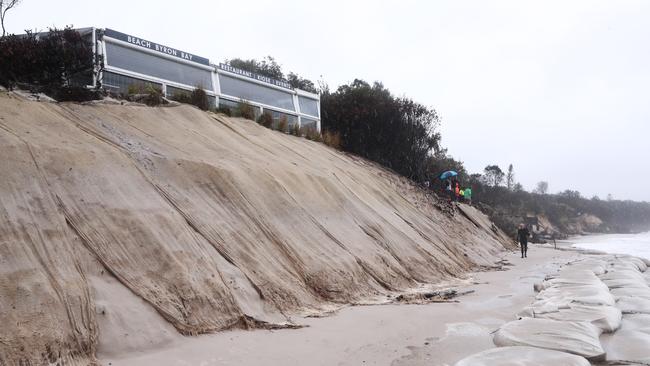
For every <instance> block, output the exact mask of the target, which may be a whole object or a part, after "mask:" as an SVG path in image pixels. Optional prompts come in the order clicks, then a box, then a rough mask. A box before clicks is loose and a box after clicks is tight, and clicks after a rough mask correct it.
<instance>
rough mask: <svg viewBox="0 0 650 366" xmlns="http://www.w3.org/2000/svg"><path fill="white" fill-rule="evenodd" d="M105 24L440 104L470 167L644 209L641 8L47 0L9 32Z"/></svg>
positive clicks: (649, 149) (216, 57)
mask: <svg viewBox="0 0 650 366" xmlns="http://www.w3.org/2000/svg"><path fill="white" fill-rule="evenodd" d="M67 24H72V25H74V26H75V27H86V26H96V27H102V28H103V27H108V28H113V29H115V30H119V31H122V32H124V33H129V34H132V35H135V36H139V37H141V38H145V39H148V40H151V41H154V42H158V43H161V44H166V45H169V46H171V47H174V48H178V49H181V50H185V51H188V52H191V53H194V54H197V55H200V56H205V57H208V58H209V59H210V60H211V61H212V62H213V63H218V62H219V61H223V60H224V59H226V58H233V57H242V58H261V57H264V56H266V55H272V56H274V57H275V58H276V59H277V60H278V61H279V62H280V63H281V64H282V65H283V66H284V69H285V71H294V72H296V73H298V74H300V75H303V76H305V77H308V78H310V79H313V80H317V79H320V78H321V76H322V78H323V79H324V80H325V81H327V82H328V83H329V85H330V86H331V87H336V86H338V85H340V84H342V83H348V82H350V81H352V80H353V79H354V78H361V79H365V80H367V81H370V82H372V81H381V82H383V83H384V85H385V86H386V87H388V88H389V89H391V90H392V91H393V92H394V93H395V94H396V95H399V96H402V95H406V96H408V97H411V98H413V99H414V100H416V101H418V102H420V103H422V104H425V105H428V106H432V107H434V108H436V109H437V110H438V112H439V113H440V115H441V116H442V122H443V123H442V127H441V131H442V136H443V145H444V146H445V147H447V148H448V149H449V152H450V154H451V155H453V156H454V157H455V158H457V159H460V160H462V161H464V162H465V165H466V167H467V168H468V170H469V171H470V172H481V171H482V170H483V168H484V167H485V166H486V165H488V164H498V165H500V166H501V167H502V168H503V169H504V170H505V169H506V168H507V166H508V164H510V163H512V164H513V165H514V168H515V173H516V178H517V180H518V181H520V182H521V183H522V184H523V185H524V187H525V188H527V189H532V188H534V186H535V184H536V182H538V181H540V180H546V181H548V182H549V186H550V191H552V192H557V191H561V190H564V189H567V188H571V189H577V190H579V191H580V192H582V193H583V195H584V196H587V197H591V196H592V195H598V196H600V197H601V198H605V197H606V196H607V194H609V193H611V194H612V195H613V196H614V198H619V199H634V200H646V201H650V184H649V183H648V182H649V181H650V164H649V162H648V161H649V160H650V146H649V144H648V142H647V139H648V135H649V133H650V90H649V89H650V1H644V0H637V1H633V0H630V1H628V0H616V1H614V0H612V1H595V0H585V1H577V0H572V1H549V0H544V1H524V0H511V1H485V0H475V1H459V0H449V1H420V2H416V1H399V2H398V1H395V2H388V1H350V0H348V1H331V0H330V1H319V2H318V3H316V2H310V1H280V0H276V1H273V2H271V1H243V0H239V1H195V0H185V1H173V2H172V1H164V0H158V1H123V0H111V1H90V0H85V1H81V0H78V1H72V0H59V1H45V0H24V1H23V3H22V4H21V5H20V6H19V7H17V8H16V9H15V10H13V11H12V12H11V13H9V14H8V15H7V28H8V30H9V31H10V32H15V33H18V32H22V31H23V30H24V29H28V28H29V29H33V28H37V29H41V30H42V29H45V28H47V27H48V26H58V27H62V26H64V25H67Z"/></svg>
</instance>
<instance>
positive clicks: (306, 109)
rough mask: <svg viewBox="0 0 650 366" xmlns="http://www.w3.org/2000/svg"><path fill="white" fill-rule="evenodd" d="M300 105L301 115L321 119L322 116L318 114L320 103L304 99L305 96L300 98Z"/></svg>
mask: <svg viewBox="0 0 650 366" xmlns="http://www.w3.org/2000/svg"><path fill="white" fill-rule="evenodd" d="M298 103H299V104H300V113H304V114H308V115H310V116H314V117H319V116H320V114H319V113H318V101H317V100H314V99H311V98H307V97H303V96H300V95H299V96H298Z"/></svg>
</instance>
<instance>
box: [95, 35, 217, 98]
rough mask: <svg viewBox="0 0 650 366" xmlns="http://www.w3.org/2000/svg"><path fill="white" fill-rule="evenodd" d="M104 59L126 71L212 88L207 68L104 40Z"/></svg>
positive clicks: (110, 64)
mask: <svg viewBox="0 0 650 366" xmlns="http://www.w3.org/2000/svg"><path fill="white" fill-rule="evenodd" d="M106 61H107V64H108V65H109V66H114V67H119V68H120V69H124V70H127V71H132V72H137V73H139V74H143V75H149V76H153V77H156V78H159V79H164V80H169V81H173V82H176V83H180V84H185V85H189V86H192V87H194V86H199V85H200V86H201V87H203V88H204V89H208V90H212V74H211V73H210V71H208V70H204V69H200V68H198V67H192V66H190V65H187V64H184V63H180V62H175V61H172V60H168V59H166V58H163V57H158V56H154V55H151V54H148V53H145V52H140V51H138V50H134V49H131V48H128V47H124V46H121V45H117V44H113V43H110V42H106Z"/></svg>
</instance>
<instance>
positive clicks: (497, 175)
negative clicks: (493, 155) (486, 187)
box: [483, 165, 505, 187]
mask: <svg viewBox="0 0 650 366" xmlns="http://www.w3.org/2000/svg"><path fill="white" fill-rule="evenodd" d="M483 174H484V175H485V178H486V180H487V182H488V184H490V185H491V186H492V187H497V186H499V185H501V183H502V182H503V178H504V176H505V174H504V173H503V170H501V168H499V166H498V165H488V166H486V167H485V169H484V170H483Z"/></svg>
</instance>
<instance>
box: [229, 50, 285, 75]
mask: <svg viewBox="0 0 650 366" xmlns="http://www.w3.org/2000/svg"><path fill="white" fill-rule="evenodd" d="M226 63H227V64H229V65H230V66H232V67H236V68H238V69H242V70H246V71H250V72H254V73H256V74H260V75H264V76H268V77H270V78H274V79H279V80H284V73H283V72H282V66H281V65H280V64H279V63H277V61H275V59H274V58H273V57H271V56H266V57H265V58H263V59H262V60H261V61H258V60H255V59H250V60H244V59H241V58H233V59H232V60H226Z"/></svg>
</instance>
